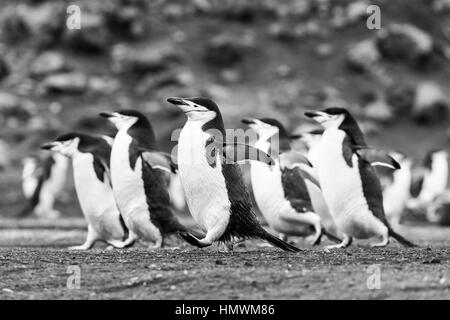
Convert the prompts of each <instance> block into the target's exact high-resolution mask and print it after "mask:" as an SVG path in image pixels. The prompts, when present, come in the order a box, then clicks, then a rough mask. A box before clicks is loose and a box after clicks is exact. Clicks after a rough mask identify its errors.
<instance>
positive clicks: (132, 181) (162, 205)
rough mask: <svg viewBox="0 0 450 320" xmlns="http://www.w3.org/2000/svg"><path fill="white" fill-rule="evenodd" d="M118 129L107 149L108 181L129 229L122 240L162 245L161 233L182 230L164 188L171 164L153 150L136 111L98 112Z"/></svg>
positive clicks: (148, 130)
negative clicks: (109, 153) (108, 162)
mask: <svg viewBox="0 0 450 320" xmlns="http://www.w3.org/2000/svg"><path fill="white" fill-rule="evenodd" d="M100 115H101V116H103V117H106V118H108V120H109V121H111V122H112V123H113V124H114V125H115V126H116V127H117V129H118V132H117V134H116V137H115V139H114V143H113V147H112V151H111V182H112V187H113V191H114V197H115V199H116V202H117V205H118V206H119V210H120V212H121V214H122V217H123V219H124V221H125V225H126V226H127V228H128V230H129V235H128V238H127V239H126V240H125V242H124V243H123V244H122V246H123V247H127V246H130V245H131V244H133V243H134V242H135V241H136V240H137V239H139V238H141V239H143V240H146V241H150V242H153V243H154V245H153V246H150V249H156V248H160V247H162V246H163V244H164V243H163V241H164V237H165V236H166V235H168V234H171V233H177V232H180V231H186V229H185V227H184V226H183V225H181V224H180V222H179V221H178V220H177V218H176V217H175V215H174V214H173V212H172V210H171V208H170V197H169V194H168V191H167V186H168V179H169V175H170V173H171V172H172V171H174V168H173V166H172V164H171V162H170V157H169V158H168V157H167V156H166V155H165V154H163V153H161V152H159V151H158V150H156V141H155V136H154V133H153V128H152V126H151V124H150V121H149V120H148V119H147V118H146V117H145V116H144V115H143V114H142V113H140V112H138V111H134V110H123V111H118V112H112V113H108V112H102V113H101V114H100Z"/></svg>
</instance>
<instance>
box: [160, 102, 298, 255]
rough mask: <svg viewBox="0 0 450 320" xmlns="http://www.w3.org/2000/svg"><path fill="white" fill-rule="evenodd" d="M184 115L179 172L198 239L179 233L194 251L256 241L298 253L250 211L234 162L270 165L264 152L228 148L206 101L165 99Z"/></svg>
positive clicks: (235, 146)
mask: <svg viewBox="0 0 450 320" xmlns="http://www.w3.org/2000/svg"><path fill="white" fill-rule="evenodd" d="M167 101H168V102H169V103H171V104H173V105H175V106H177V107H178V108H180V109H181V110H182V111H183V112H184V113H185V114H186V116H187V122H186V124H185V125H184V127H183V129H182V131H181V133H180V138H179V141H178V168H179V174H180V178H181V183H182V185H183V189H184V191H185V195H186V201H187V204H188V207H189V209H190V211H191V214H192V216H193V218H194V220H195V221H196V222H197V223H198V224H199V226H200V227H201V228H202V229H203V230H204V231H205V232H206V236H205V237H204V238H203V239H198V238H197V237H195V236H193V235H191V234H189V233H184V234H183V235H182V236H183V237H185V239H186V240H187V241H190V242H191V243H192V244H193V245H196V246H198V247H206V246H210V245H211V244H212V243H213V242H215V241H218V242H222V243H230V242H232V241H233V240H235V239H236V240H237V239H239V240H241V239H242V240H245V239H251V238H260V239H263V240H266V241H268V242H269V243H271V244H272V245H274V246H277V247H279V248H281V249H283V250H286V251H293V252H294V251H299V249H298V248H296V247H294V246H292V245H290V244H288V243H286V242H284V241H282V240H280V239H278V238H277V237H275V236H273V235H271V234H270V233H268V232H267V231H265V230H264V229H263V228H262V227H261V225H260V224H259V222H258V220H257V218H256V215H255V213H254V212H253V209H252V205H251V199H250V195H249V193H248V190H247V188H246V186H245V184H244V180H243V177H242V172H241V170H240V167H239V166H238V165H237V164H236V162H237V161H244V160H259V161H262V162H265V163H266V165H274V162H273V160H272V159H271V158H270V156H268V155H267V154H266V153H264V152H262V151H259V150H258V149H256V148H252V147H250V146H248V145H245V144H237V143H227V142H226V135H225V128H224V124H223V120H222V115H221V113H220V110H219V108H218V106H217V105H216V103H215V102H214V101H212V100H210V99H208V98H188V99H182V98H169V99H167Z"/></svg>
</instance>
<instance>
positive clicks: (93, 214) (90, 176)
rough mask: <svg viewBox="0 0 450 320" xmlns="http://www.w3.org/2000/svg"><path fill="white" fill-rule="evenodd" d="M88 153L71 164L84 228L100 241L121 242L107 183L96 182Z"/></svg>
mask: <svg viewBox="0 0 450 320" xmlns="http://www.w3.org/2000/svg"><path fill="white" fill-rule="evenodd" d="M93 161H94V157H93V156H92V155H91V154H90V153H80V154H78V155H76V156H75V157H74V158H73V160H72V164H73V175H74V184H75V190H76V193H77V197H78V201H79V203H80V207H81V210H82V211H83V214H84V216H85V218H86V220H87V222H88V224H89V225H90V226H91V227H92V228H93V229H94V230H95V231H96V233H97V234H98V235H99V236H101V237H102V238H104V239H113V238H116V239H117V238H121V237H122V236H123V229H122V227H121V225H120V220H119V215H120V213H119V210H118V209H117V206H116V202H115V200H114V196H113V192H112V189H111V187H110V185H109V179H108V177H107V176H106V175H105V176H104V178H103V179H104V181H103V182H102V181H101V180H99V179H98V177H97V175H96V173H95V171H94V165H93Z"/></svg>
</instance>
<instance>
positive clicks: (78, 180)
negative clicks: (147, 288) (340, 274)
mask: <svg viewBox="0 0 450 320" xmlns="http://www.w3.org/2000/svg"><path fill="white" fill-rule="evenodd" d="M167 101H168V102H169V103H170V104H172V105H174V106H176V107H178V108H179V109H181V111H182V112H184V113H185V114H186V116H187V122H186V123H185V125H184V127H183V129H182V131H181V133H180V136H179V141H178V154H177V159H176V161H174V160H173V159H172V157H171V156H170V155H168V154H166V153H164V152H161V151H160V150H158V149H157V148H156V142H155V135H154V132H153V128H152V126H151V123H150V121H149V120H148V119H147V118H146V117H145V116H144V115H143V114H142V113H140V112H138V111H135V110H121V111H117V112H102V113H100V116H102V117H105V118H107V119H108V120H109V121H110V122H111V123H113V124H114V125H115V126H116V128H117V129H118V131H117V134H116V136H115V137H114V138H112V137H109V136H104V135H98V136H96V135H88V134H83V133H77V132H72V133H66V134H63V135H61V136H59V137H58V138H56V139H55V140H54V141H52V142H48V143H46V144H44V145H42V147H41V148H42V149H45V150H49V151H51V154H52V155H53V156H52V157H51V161H50V162H49V164H48V165H47V167H46V168H47V169H44V171H45V172H46V173H45V174H41V179H38V180H36V179H34V180H33V179H31V178H30V177H31V176H32V171H33V169H32V168H31V166H29V165H25V166H24V171H23V189H24V193H25V194H26V195H28V197H29V198H30V199H31V201H30V204H29V206H31V207H32V208H33V210H34V211H35V212H36V213H37V214H38V215H39V211H49V210H50V209H51V208H52V207H53V202H54V194H55V192H56V191H55V190H56V189H59V188H60V184H61V181H62V180H63V178H60V177H59V175H58V174H56V173H55V172H58V170H59V171H61V170H65V168H66V167H67V166H68V162H70V161H67V159H71V162H72V165H73V175H74V184H75V190H76V193H77V196H78V200H79V203H80V207H81V209H82V212H83V214H84V217H85V219H86V221H87V225H88V232H87V239H86V241H85V243H84V244H82V245H79V246H74V247H70V249H74V250H87V249H90V248H91V247H92V246H93V245H94V243H95V242H96V241H103V242H106V243H108V244H109V245H110V246H112V247H115V248H125V247H129V246H132V245H133V244H134V243H135V242H136V241H137V240H143V241H146V242H149V243H151V245H150V248H152V249H155V248H160V247H162V246H163V245H164V239H165V237H166V236H168V235H170V234H176V235H178V236H179V237H180V238H182V239H183V240H184V241H186V242H187V243H189V244H190V245H192V246H195V247H199V248H203V247H207V246H210V245H211V244H213V243H215V242H218V243H222V244H224V245H225V246H226V247H227V248H228V249H229V250H232V249H233V245H234V244H236V243H239V242H241V241H244V240H246V239H261V240H265V241H266V242H268V243H270V244H271V245H273V246H275V247H278V248H280V249H282V250H285V251H291V252H297V251H300V249H298V248H297V247H295V246H294V245H292V244H290V243H288V242H287V241H288V239H287V237H288V236H300V237H308V239H310V240H311V242H312V244H314V245H317V244H319V243H320V242H321V238H322V236H323V235H325V236H326V237H327V238H328V239H329V240H331V241H333V242H335V244H333V245H329V246H327V247H326V249H327V250H330V249H333V248H345V247H347V246H349V245H350V244H351V243H352V240H353V239H354V238H355V239H369V238H378V239H379V240H378V242H376V243H372V244H371V246H386V245H387V244H388V243H389V240H390V238H394V239H395V240H397V241H398V242H400V243H401V244H402V245H405V246H408V247H411V246H415V244H414V243H413V242H411V241H410V240H407V239H405V238H404V237H403V236H402V235H400V234H399V233H397V232H396V231H395V230H394V229H393V227H396V225H397V224H398V221H399V219H400V216H401V212H403V211H404V208H405V205H404V203H405V202H406V201H407V200H408V198H409V197H408V196H407V194H408V195H409V184H407V183H406V182H405V181H406V180H408V179H409V180H410V179H411V177H410V173H409V175H408V172H410V171H411V170H409V171H408V170H406V167H408V166H410V163H408V162H407V161H406V160H407V159H406V158H404V157H402V156H401V155H400V154H398V153H387V152H384V151H381V150H378V149H374V148H371V147H369V146H368V145H367V144H366V141H365V137H364V134H363V132H362V131H361V129H360V127H359V126H358V123H357V121H356V120H355V118H354V117H353V116H352V115H351V113H350V112H349V111H348V110H347V109H344V108H328V109H325V110H323V111H310V112H305V115H306V117H309V118H311V119H313V120H314V121H316V122H317V123H318V124H320V126H321V129H320V130H314V131H310V132H305V133H302V134H299V135H291V134H289V133H288V132H287V130H286V129H285V128H284V127H283V125H282V124H281V123H280V122H279V121H277V120H275V119H271V118H263V119H253V118H244V119H242V122H243V123H244V124H246V125H248V126H249V127H250V128H251V129H252V130H254V131H255V132H256V134H257V137H258V138H257V141H256V143H255V144H254V145H252V146H251V145H249V144H247V143H238V142H228V141H227V139H226V131H225V128H224V123H223V119H222V115H221V112H220V110H219V107H218V106H217V104H216V103H215V102H214V101H212V100H211V99H208V98H202V97H198V98H169V99H167ZM274 137H276V138H274ZM293 139H302V141H304V143H305V145H306V146H307V153H305V152H300V151H297V150H294V149H293V148H292V147H291V142H292V141H293ZM273 150H277V151H278V152H272V151H273ZM430 157H431V159H430V161H431V162H433V164H432V165H433V167H434V168H435V169H436V168H437V170H438V173H437V175H436V174H435V176H433V175H432V174H430V177H428V178H426V179H425V180H424V181H423V183H422V188H421V190H422V191H421V192H419V195H418V196H417V197H416V199H414V201H416V204H417V202H420V201H424V200H423V199H426V198H427V197H429V196H430V193H432V191H433V188H436V187H437V185H438V184H442V182H441V181H440V180H439V177H442V176H446V177H447V176H448V166H447V160H446V159H447V155H446V152H445V151H437V152H434V153H433V154H432V155H431V156H430ZM441 159H445V163H444V164H442V166H441V167H439V166H440V164H439V163H440V161H441ZM247 160H250V175H251V184H252V191H253V194H254V199H255V202H256V204H257V206H258V208H259V210H260V211H261V213H262V215H263V217H264V220H265V221H266V222H267V224H268V226H269V230H270V231H271V232H273V233H276V234H277V236H275V235H273V234H272V233H270V232H268V231H267V230H266V229H265V228H263V226H262V225H261V223H260V221H259V220H258V219H257V216H256V214H255V211H254V209H253V206H252V202H253V201H252V198H251V196H250V193H249V191H248V188H247V186H246V184H245V182H244V178H243V175H242V172H241V169H240V166H239V163H241V162H243V161H247ZM441 162H442V161H441ZM402 166H406V167H405V168H403V169H401V170H399V169H400V168H401V167H402ZM376 167H383V168H384V169H385V170H389V171H390V172H391V174H390V176H391V183H390V184H389V185H388V186H383V187H382V183H381V182H380V178H379V174H378V173H377V172H376V171H375V169H376ZM405 172H406V173H405ZM42 177H43V178H42ZM441 180H442V179H441ZM394 182H395V183H394ZM446 182H447V181H446V180H445V182H444V188H445V184H446ZM405 185H406V189H408V190H405ZM177 187H178V188H177ZM176 190H178V191H179V192H178V193H177V192H175V191H176ZM430 190H431V191H430ZM383 193H384V194H383ZM383 195H384V198H385V199H384V201H383ZM420 199H422V200H420ZM409 200H411V199H409ZM176 203H178V205H179V206H182V205H183V204H184V203H186V204H187V206H188V208H189V211H190V213H191V215H192V218H193V219H194V220H195V222H196V224H197V227H187V226H185V225H183V224H182V223H181V222H180V220H179V219H178V217H177V215H176V214H175V213H174V204H176ZM29 210H30V207H29V208H26V210H24V212H25V211H29ZM388 217H389V219H388ZM326 221H328V222H329V223H325V222H326Z"/></svg>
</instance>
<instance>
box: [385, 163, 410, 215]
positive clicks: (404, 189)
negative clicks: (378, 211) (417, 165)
mask: <svg viewBox="0 0 450 320" xmlns="http://www.w3.org/2000/svg"><path fill="white" fill-rule="evenodd" d="M410 186H411V164H406V163H401V169H399V170H396V171H395V172H394V178H393V182H392V184H391V185H388V186H387V187H386V189H385V190H384V192H383V202H384V209H385V211H386V215H387V216H388V217H392V215H401V214H402V213H403V210H404V208H405V204H406V201H407V200H408V199H409V197H410V191H409V190H410Z"/></svg>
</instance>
